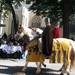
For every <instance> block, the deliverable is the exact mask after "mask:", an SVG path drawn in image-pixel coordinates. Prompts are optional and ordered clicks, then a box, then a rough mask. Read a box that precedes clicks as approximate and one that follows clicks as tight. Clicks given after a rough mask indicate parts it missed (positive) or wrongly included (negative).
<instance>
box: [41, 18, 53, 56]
mask: <svg viewBox="0 0 75 75" xmlns="http://www.w3.org/2000/svg"><path fill="white" fill-rule="evenodd" d="M45 24H46V27H45V29H44V31H43V33H42V53H43V54H44V55H46V56H49V55H51V54H52V44H53V33H52V27H51V24H50V19H49V18H46V19H45Z"/></svg>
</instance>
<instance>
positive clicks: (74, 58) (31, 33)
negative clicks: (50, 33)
mask: <svg viewBox="0 0 75 75" xmlns="http://www.w3.org/2000/svg"><path fill="white" fill-rule="evenodd" d="M33 30H34V29H30V28H25V29H24V31H23V32H22V33H24V34H26V35H28V36H29V38H30V40H31V39H33V38H34V37H36V36H38V35H37V33H36V32H39V33H40V32H41V33H42V30H41V29H39V28H37V30H36V32H34V31H33ZM19 35H21V34H19ZM57 41H59V42H60V41H68V42H69V44H70V46H69V50H68V51H69V52H70V53H71V55H70V58H69V59H70V61H71V62H69V64H67V63H63V64H64V65H63V66H62V68H61V69H62V73H63V74H64V73H65V72H67V73H69V72H70V70H71V69H73V68H74V65H75V64H74V63H75V47H74V46H75V42H74V41H73V40H70V39H66V38H57V39H53V42H57ZM41 46H42V41H41V38H39V39H38V49H39V51H41V50H42V47H41ZM41 52H42V51H41ZM28 63H29V62H28V61H26V64H25V66H24V68H23V69H22V71H25V70H26V68H27V65H28ZM35 63H36V65H37V71H36V74H38V73H40V72H41V64H42V65H43V66H45V67H46V65H45V64H44V63H43V62H42V63H41V62H35Z"/></svg>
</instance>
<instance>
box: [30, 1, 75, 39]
mask: <svg viewBox="0 0 75 75" xmlns="http://www.w3.org/2000/svg"><path fill="white" fill-rule="evenodd" d="M31 1H32V2H33V4H32V5H31V7H30V8H29V10H32V11H33V12H34V13H36V15H41V16H45V17H50V18H51V21H54V22H56V21H57V20H58V19H60V18H62V24H63V37H64V38H69V17H70V16H71V14H75V1H74V0H31Z"/></svg>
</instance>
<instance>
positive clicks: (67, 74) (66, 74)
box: [60, 72, 70, 75]
mask: <svg viewBox="0 0 75 75" xmlns="http://www.w3.org/2000/svg"><path fill="white" fill-rule="evenodd" d="M60 75H70V74H69V73H68V72H67V73H65V74H63V73H61V74H60Z"/></svg>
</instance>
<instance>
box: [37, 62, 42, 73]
mask: <svg viewBox="0 0 75 75" xmlns="http://www.w3.org/2000/svg"><path fill="white" fill-rule="evenodd" d="M36 65H37V70H36V74H39V73H40V72H41V62H36Z"/></svg>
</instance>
